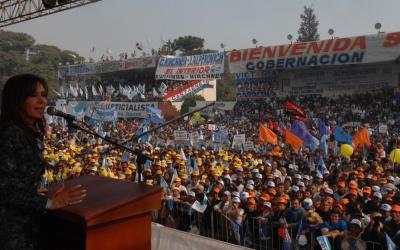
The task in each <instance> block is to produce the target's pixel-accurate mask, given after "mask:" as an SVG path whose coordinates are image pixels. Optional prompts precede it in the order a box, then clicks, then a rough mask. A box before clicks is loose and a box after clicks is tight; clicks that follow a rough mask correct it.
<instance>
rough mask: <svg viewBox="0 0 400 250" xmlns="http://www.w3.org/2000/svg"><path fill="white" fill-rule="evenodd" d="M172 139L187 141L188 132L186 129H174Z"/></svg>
mask: <svg viewBox="0 0 400 250" xmlns="http://www.w3.org/2000/svg"><path fill="white" fill-rule="evenodd" d="M174 139H175V141H189V136H188V132H187V131H186V130H175V131H174Z"/></svg>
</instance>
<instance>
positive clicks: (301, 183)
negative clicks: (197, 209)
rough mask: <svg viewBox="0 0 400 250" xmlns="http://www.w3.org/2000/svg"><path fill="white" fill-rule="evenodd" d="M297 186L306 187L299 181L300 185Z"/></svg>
mask: <svg viewBox="0 0 400 250" xmlns="http://www.w3.org/2000/svg"><path fill="white" fill-rule="evenodd" d="M297 186H299V187H305V185H304V182H302V181H299V183H297Z"/></svg>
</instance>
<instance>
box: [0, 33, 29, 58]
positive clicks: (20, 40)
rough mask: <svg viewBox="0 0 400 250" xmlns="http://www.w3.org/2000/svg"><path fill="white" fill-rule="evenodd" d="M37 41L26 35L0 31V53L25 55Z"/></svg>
mask: <svg viewBox="0 0 400 250" xmlns="http://www.w3.org/2000/svg"><path fill="white" fill-rule="evenodd" d="M34 44H35V39H33V37H32V36H30V35H28V34H25V33H16V32H12V31H4V30H0V51H11V50H13V51H19V52H21V53H24V52H25V50H26V49H29V48H32V47H33V45H34Z"/></svg>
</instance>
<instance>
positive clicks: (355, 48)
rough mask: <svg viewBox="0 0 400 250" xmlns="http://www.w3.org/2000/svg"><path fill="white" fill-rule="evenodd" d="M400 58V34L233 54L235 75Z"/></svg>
mask: <svg viewBox="0 0 400 250" xmlns="http://www.w3.org/2000/svg"><path fill="white" fill-rule="evenodd" d="M399 55H400V32H393V33H383V34H382V33H380V34H378V35H364V36H357V37H345V38H335V39H329V40H322V41H311V42H298V43H292V44H287V45H277V46H266V47H263V46H260V47H258V48H250V49H242V50H233V51H231V52H230V53H229V55H228V63H229V69H230V71H231V73H233V74H240V73H246V72H252V71H257V70H260V71H265V70H272V69H290V68H300V67H313V66H327V65H343V64H361V63H373V62H387V61H394V60H396V59H397V58H398V57H399Z"/></svg>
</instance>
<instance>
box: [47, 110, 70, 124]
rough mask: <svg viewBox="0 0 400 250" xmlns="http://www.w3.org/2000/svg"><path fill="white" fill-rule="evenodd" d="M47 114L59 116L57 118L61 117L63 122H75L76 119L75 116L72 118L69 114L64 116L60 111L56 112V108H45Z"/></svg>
mask: <svg viewBox="0 0 400 250" xmlns="http://www.w3.org/2000/svg"><path fill="white" fill-rule="evenodd" d="M46 112H47V114H49V115H55V116H59V117H62V118H64V119H65V120H67V121H71V122H72V121H76V118H75V116H73V115H70V114H66V113H64V112H62V111H60V110H57V109H56V108H54V107H48V108H47V111H46Z"/></svg>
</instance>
